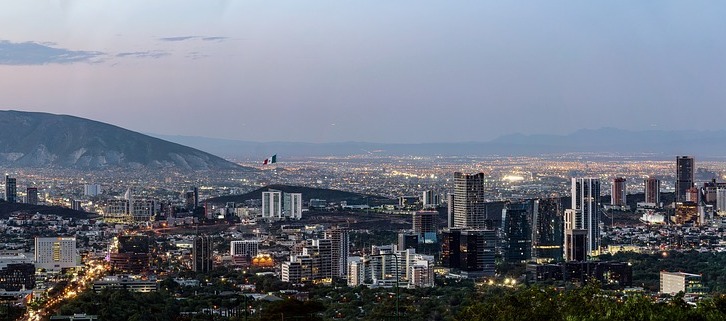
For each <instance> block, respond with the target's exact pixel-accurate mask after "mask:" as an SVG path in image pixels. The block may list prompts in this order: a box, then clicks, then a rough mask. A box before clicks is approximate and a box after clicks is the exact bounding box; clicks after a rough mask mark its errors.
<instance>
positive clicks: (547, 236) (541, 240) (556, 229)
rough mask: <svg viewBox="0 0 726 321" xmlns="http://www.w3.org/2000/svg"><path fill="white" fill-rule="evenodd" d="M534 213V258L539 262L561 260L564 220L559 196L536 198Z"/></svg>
mask: <svg viewBox="0 0 726 321" xmlns="http://www.w3.org/2000/svg"><path fill="white" fill-rule="evenodd" d="M534 202H535V204H534V206H533V208H534V209H535V211H534V213H533V215H532V225H533V226H532V258H534V259H535V260H536V261H538V262H549V261H561V260H562V257H563V255H564V253H563V251H562V246H563V243H564V221H563V219H562V214H563V213H562V206H561V203H560V199H559V198H548V199H541V200H535V201H534Z"/></svg>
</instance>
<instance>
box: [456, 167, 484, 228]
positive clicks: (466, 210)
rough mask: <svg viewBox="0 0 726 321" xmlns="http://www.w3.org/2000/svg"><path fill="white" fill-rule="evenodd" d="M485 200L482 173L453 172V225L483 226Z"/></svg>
mask: <svg viewBox="0 0 726 321" xmlns="http://www.w3.org/2000/svg"><path fill="white" fill-rule="evenodd" d="M485 202H486V200H485V198H484V173H479V174H473V175H469V174H462V173H459V172H456V173H454V207H453V208H454V213H453V219H454V222H453V223H454V226H453V227H455V228H458V227H469V228H485V227H486V222H485V220H486V208H485Z"/></svg>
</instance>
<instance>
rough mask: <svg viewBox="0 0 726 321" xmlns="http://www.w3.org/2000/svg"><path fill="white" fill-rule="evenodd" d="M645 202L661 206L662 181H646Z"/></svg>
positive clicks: (654, 179)
mask: <svg viewBox="0 0 726 321" xmlns="http://www.w3.org/2000/svg"><path fill="white" fill-rule="evenodd" d="M644 183H645V202H646V203H653V204H655V205H656V206H660V180H659V179H656V178H646V179H645V182H644Z"/></svg>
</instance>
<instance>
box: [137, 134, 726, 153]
mask: <svg viewBox="0 0 726 321" xmlns="http://www.w3.org/2000/svg"><path fill="white" fill-rule="evenodd" d="M150 135H152V136H155V137H159V138H163V139H167V140H170V141H174V142H178V143H184V144H186V145H189V146H193V147H195V148H198V149H201V150H205V151H207V152H212V153H215V154H220V155H225V156H228V157H241V158H245V157H247V158H264V157H265V156H266V155H272V154H280V155H284V156H290V157H294V156H348V155H361V154H380V155H388V156H392V155H393V156H397V155H416V156H539V155H547V154H562V153H622V154H654V155H662V156H664V157H671V156H672V155H694V156H698V157H724V156H726V152H723V151H725V150H726V130H706V131H699V130H660V129H648V130H642V131H635V130H624V129H617V128H612V127H605V128H599V129H580V130H577V131H575V132H572V133H570V134H566V135H548V134H542V135H540V134H535V135H525V134H509V135H502V136H499V137H497V138H495V139H492V140H489V141H481V142H452V143H369V142H333V143H307V142H251V141H242V140H233V139H216V138H209V137H198V136H178V135H159V134H150Z"/></svg>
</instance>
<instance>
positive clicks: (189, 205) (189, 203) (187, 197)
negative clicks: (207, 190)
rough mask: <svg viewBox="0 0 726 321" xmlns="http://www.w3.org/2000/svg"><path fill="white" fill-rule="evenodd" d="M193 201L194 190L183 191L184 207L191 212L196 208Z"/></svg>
mask: <svg viewBox="0 0 726 321" xmlns="http://www.w3.org/2000/svg"><path fill="white" fill-rule="evenodd" d="M195 203H196V202H195V197H194V191H193V190H192V191H186V192H184V208H186V209H187V211H190V212H191V211H193V210H194V209H195V208H196V206H195V205H194V204H195Z"/></svg>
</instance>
